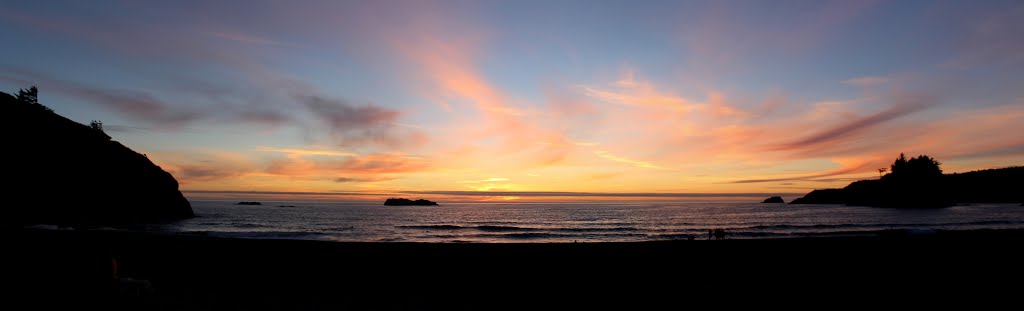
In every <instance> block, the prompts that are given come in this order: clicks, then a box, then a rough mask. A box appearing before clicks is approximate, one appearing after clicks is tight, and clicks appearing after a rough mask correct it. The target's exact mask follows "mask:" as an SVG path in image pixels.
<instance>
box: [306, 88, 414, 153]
mask: <svg viewBox="0 0 1024 311" xmlns="http://www.w3.org/2000/svg"><path fill="white" fill-rule="evenodd" d="M296 100H298V101H299V102H300V103H301V104H302V105H303V106H304V107H306V108H307V109H309V111H310V113H311V114H312V115H313V116H314V117H316V118H318V119H319V120H320V121H321V122H322V123H324V124H325V125H326V126H327V127H328V129H329V130H330V136H331V138H332V139H333V140H334V141H335V142H336V143H337V144H338V145H341V146H353V145H384V146H400V145H405V144H416V143H421V142H422V141H423V140H425V136H424V135H423V134H422V133H420V132H418V131H416V129H415V128H412V127H408V126H398V125H397V124H396V120H397V119H398V117H399V115H400V113H399V112H398V111H396V110H392V109H387V108H383V107H378V106H374V105H372V104H366V105H352V104H349V103H348V102H346V101H343V100H336V99H327V98H323V97H319V96H314V95H304V96H296Z"/></svg>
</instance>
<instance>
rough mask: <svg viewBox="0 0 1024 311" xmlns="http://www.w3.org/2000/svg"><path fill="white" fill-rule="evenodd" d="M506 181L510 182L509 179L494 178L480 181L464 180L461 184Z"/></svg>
mask: <svg viewBox="0 0 1024 311" xmlns="http://www.w3.org/2000/svg"><path fill="white" fill-rule="evenodd" d="M505 181H509V179H508V178H503V177H492V178H487V179H480V180H463V181H460V183H487V182H505Z"/></svg>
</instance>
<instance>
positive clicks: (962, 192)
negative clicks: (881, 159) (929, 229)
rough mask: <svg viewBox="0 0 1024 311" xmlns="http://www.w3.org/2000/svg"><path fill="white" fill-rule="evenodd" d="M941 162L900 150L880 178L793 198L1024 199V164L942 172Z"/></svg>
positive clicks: (866, 202)
mask: <svg viewBox="0 0 1024 311" xmlns="http://www.w3.org/2000/svg"><path fill="white" fill-rule="evenodd" d="M940 165H941V163H939V162H938V161H936V160H935V159H933V158H931V157H928V156H926V155H921V156H918V157H916V158H910V159H907V158H906V156H904V155H903V154H900V157H899V158H897V159H896V161H895V162H893V164H892V165H891V166H890V169H889V171H890V173H888V174H886V175H885V176H882V177H881V178H880V179H875V180H860V181H856V182H853V183H851V184H850V185H848V186H846V187H845V188H842V189H821V190H814V191H811V192H810V193H808V194H807V195H806V196H804V197H802V198H798V199H796V200H793V202H790V204H847V205H856V206H873V207H910V208H930V207H949V206H953V205H956V204H963V203H1016V202H1022V201H1024V191H1021V190H1020V181H1021V180H1024V167H1019V166H1018V167H1008V168H1000V169H987V170H980V171H973V172H967V173H956V174H943V173H942V169H941V167H940Z"/></svg>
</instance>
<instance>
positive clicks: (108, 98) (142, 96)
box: [0, 68, 202, 127]
mask: <svg viewBox="0 0 1024 311" xmlns="http://www.w3.org/2000/svg"><path fill="white" fill-rule="evenodd" d="M2 69H3V72H4V73H2V74H0V81H3V82H7V83H12V84H22V85H36V86H39V88H40V92H44V93H45V92H49V91H52V92H56V93H58V94H60V95H63V96H66V97H70V98H74V99H78V100H83V101H86V102H89V103H91V104H94V105H97V106H102V107H106V108H108V109H110V110H113V111H116V112H119V113H121V114H123V115H125V116H128V117H131V118H134V119H137V120H141V121H146V122H149V123H152V124H157V125H164V126H175V127H179V126H182V125H185V124H188V123H191V122H193V121H196V120H198V119H200V118H201V117H202V115H201V114H200V113H197V112H195V111H191V110H187V109H183V108H180V107H179V106H177V105H172V104H169V103H167V102H164V101H162V100H160V99H158V98H156V97H155V96H153V95H151V94H149V93H146V92H143V91H134V90H118V89H106V88H100V87H93V86H89V85H85V84H81V83H76V82H71V81H66V80H62V79H56V78H52V77H49V76H46V75H41V74H37V73H34V72H29V71H24V70H19V69H15V68H2Z"/></svg>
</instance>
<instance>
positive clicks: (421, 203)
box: [384, 198, 437, 206]
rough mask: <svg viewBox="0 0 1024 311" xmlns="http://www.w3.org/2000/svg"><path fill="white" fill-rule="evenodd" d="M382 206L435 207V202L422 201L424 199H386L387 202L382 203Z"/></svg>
mask: <svg viewBox="0 0 1024 311" xmlns="http://www.w3.org/2000/svg"><path fill="white" fill-rule="evenodd" d="M384 205H391V206H409V205H418V206H428V205H437V202H434V201H428V200H424V199H419V200H416V201H413V200H409V199H405V198H390V199H387V200H385V201H384Z"/></svg>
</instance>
